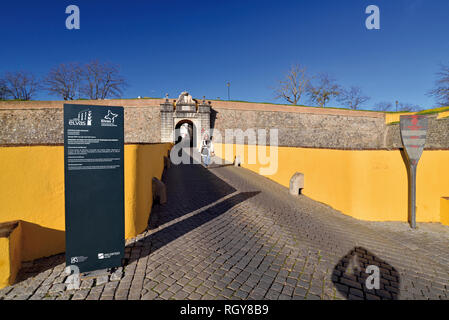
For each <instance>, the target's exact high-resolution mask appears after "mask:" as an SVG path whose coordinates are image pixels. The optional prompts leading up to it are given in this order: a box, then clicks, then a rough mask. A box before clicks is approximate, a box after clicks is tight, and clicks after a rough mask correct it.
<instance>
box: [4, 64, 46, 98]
mask: <svg viewBox="0 0 449 320" xmlns="http://www.w3.org/2000/svg"><path fill="white" fill-rule="evenodd" d="M4 83H5V85H6V92H7V94H8V95H9V96H11V97H12V98H13V99H15V100H31V99H32V98H33V96H34V95H35V94H36V92H37V90H38V89H39V88H40V85H39V82H38V81H37V80H36V77H35V76H34V75H33V74H31V73H29V72H25V71H19V72H7V73H6V74H5V78H4Z"/></svg>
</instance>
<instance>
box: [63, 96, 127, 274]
mask: <svg viewBox="0 0 449 320" xmlns="http://www.w3.org/2000/svg"><path fill="white" fill-rule="evenodd" d="M123 121H124V119H123V107H102V106H86V105H70V104H65V105H64V175H65V225H66V264H67V266H76V267H78V269H79V271H80V272H87V271H93V270H98V269H106V268H113V267H118V266H120V265H121V264H122V259H123V256H124V250H125V239H124V233H125V221H124V219H125V218H124V211H125V208H124V206H125V205H124V159H123V157H124V150H123V145H124V131H123V128H124V122H123Z"/></svg>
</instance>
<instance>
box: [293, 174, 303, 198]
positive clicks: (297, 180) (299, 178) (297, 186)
mask: <svg viewBox="0 0 449 320" xmlns="http://www.w3.org/2000/svg"><path fill="white" fill-rule="evenodd" d="M301 189H304V174H303V173H300V172H296V173H295V174H294V175H293V176H292V177H291V179H290V194H291V195H292V196H297V195H299V194H300V191H301Z"/></svg>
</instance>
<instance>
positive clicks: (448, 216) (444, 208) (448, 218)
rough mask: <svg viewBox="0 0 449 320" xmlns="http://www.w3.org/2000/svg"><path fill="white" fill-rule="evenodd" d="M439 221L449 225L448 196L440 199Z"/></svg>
mask: <svg viewBox="0 0 449 320" xmlns="http://www.w3.org/2000/svg"><path fill="white" fill-rule="evenodd" d="M440 212H441V213H440V214H441V223H442V224H445V225H447V226H449V197H443V198H441V200H440Z"/></svg>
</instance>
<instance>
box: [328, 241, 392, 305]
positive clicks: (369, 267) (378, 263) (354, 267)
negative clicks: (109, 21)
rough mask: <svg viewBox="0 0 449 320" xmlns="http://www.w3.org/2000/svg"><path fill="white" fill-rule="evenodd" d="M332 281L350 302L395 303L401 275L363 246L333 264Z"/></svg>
mask: <svg viewBox="0 0 449 320" xmlns="http://www.w3.org/2000/svg"><path fill="white" fill-rule="evenodd" d="M332 282H333V284H334V286H335V288H336V289H337V290H338V292H339V293H340V294H341V295H343V297H345V298H346V299H349V300H397V299H398V298H399V294H400V291H399V288H400V276H399V273H398V272H397V270H396V269H395V268H394V267H393V266H391V265H390V264H389V263H387V262H386V261H384V260H382V259H380V258H379V257H377V256H376V255H374V254H373V253H371V252H370V251H368V250H366V249H365V248H362V247H355V248H354V249H352V250H351V251H349V252H348V254H347V255H345V256H344V257H343V258H341V259H340V261H339V262H338V263H337V264H336V265H335V267H334V269H333V272H332Z"/></svg>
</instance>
